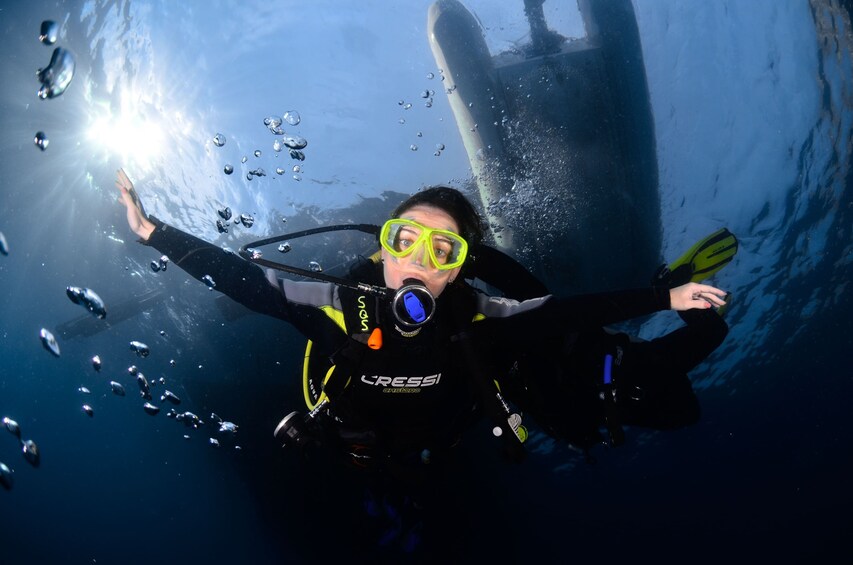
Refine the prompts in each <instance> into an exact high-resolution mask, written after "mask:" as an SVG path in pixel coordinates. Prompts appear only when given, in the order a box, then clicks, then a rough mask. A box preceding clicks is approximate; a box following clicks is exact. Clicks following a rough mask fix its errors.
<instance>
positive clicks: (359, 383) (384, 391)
mask: <svg viewBox="0 0 853 565" xmlns="http://www.w3.org/2000/svg"><path fill="white" fill-rule="evenodd" d="M152 220H153V221H154V222H155V224H156V226H157V227H156V229H155V231H154V232H153V233H152V234H151V236H150V238H149V240H148V241H147V242H146V244H147V245H150V246H152V247H154V248H156V249H157V250H158V251H160V252H161V253H164V254H166V255H168V256H169V257H170V259H171V261H172V262H173V263H174V264H175V265H177V266H179V267H180V268H182V269H183V270H185V271H186V272H187V273H189V274H190V275H191V276H193V277H195V278H197V279H200V280H201V279H202V278H203V277H205V276H209V277H211V278H212V279H213V281H214V282H215V289H216V290H217V291H220V292H223V293H225V294H226V295H228V296H229V297H231V298H233V299H234V300H236V301H238V302H240V303H242V304H244V305H245V306H247V307H249V308H251V309H252V310H255V311H256V312H259V313H262V314H267V315H270V316H274V317H277V318H280V319H282V320H286V321H287V322H289V323H291V324H293V325H294V326H295V327H296V328H297V329H298V330H299V331H300V332H301V333H302V334H303V335H305V336H306V337H307V338H309V339H310V340H312V341H313V342H314V344H315V345H316V346H317V347H318V348H320V349H321V350H322V351H324V352H327V353H331V352H335V351H338V350H340V349H341V348H342V347H344V346H345V345H346V344H348V343H351V342H352V339H351V336H352V335H353V334H355V333H357V332H359V331H361V330H362V328H354V327H352V325H353V324H350V327H346V326H347V324H346V322H345V319H346V316H344V315H343V310H345V309H351V308H355V307H357V306H356V305H357V304H359V302H358V300H359V298H361V297H355V298H353V297H349V298H347V296H346V295H347V292H346V291H345V290H344V289H341V288H340V287H338V286H336V285H334V284H331V283H327V282H315V281H305V282H302V281H300V282H296V281H292V280H288V279H281V278H277V277H276V276H275V273H274V272H273V271H264V270H263V269H261V268H259V267H258V266H256V265H254V264H252V263H250V262H248V261H245V260H243V259H242V258H240V257H239V256H238V255H236V254H234V253H231V252H228V251H225V250H223V249H220V248H219V247H216V246H215V245H212V244H210V243H207V242H205V241H203V240H201V239H198V238H196V237H194V236H191V235H189V234H186V233H184V232H182V231H180V230H178V229H176V228H174V227H171V226H168V225H166V224H163V223H161V222H159V221H157V220H156V219H154V218H152ZM372 276H373V280H365V281H360V282H367V283H374V284H382V282H381V271H380V269H379V267H377V268H376V269H374V270H373V275H372ZM669 307H670V304H669V292H668V289H666V288H658V287H649V288H646V289H637V290H627V291H620V292H611V293H606V294H593V295H585V296H578V297H572V298H567V299H557V298H553V297H551V296H544V297H540V298H532V299H530V300H525V301H522V302H518V301H516V300H509V299H506V298H492V297H489V296H486V295H484V294H482V293H478V292H475V291H474V290H473V289H472V288H471V287H469V286H468V285H467V284H460V283H456V284H452V285H449V286H448V287H447V288H446V289H445V291H444V292H443V293H442V294H441V295H440V296H439V297H438V299H437V301H436V313H435V316H434V318H433V320H431V321H430V322H429V323H428V324H426V325H425V326H424V327H423V328H422V329H421V330H420V331H419V332H416V333H415V334H414V335H410V334H404V333H402V332H400V331H399V330H398V329H397V328H396V327H395V323H394V319H393V318H392V316H391V315H390V313H389V312H388V311H387V310H386V308H387V306H386V305H384V303H380V304H379V307H378V312H377V315H376V316H374V317H373V320H372V322H371V323H373V324H377V325H379V326H380V327H381V328H382V331H383V334H384V345H383V347H382V348H381V349H380V350H379V351H373V350H368V349H367V348H366V347H365V348H364V350H363V351H362V352H361V353H360V354H359V359H358V361H357V363H356V364H355V365H356V366H354V367H351V368H350V370H351V374H350V376H351V380H350V383H349V385H348V386H347V387H346V389H344V392H343V393H342V394H341V395H340V396H339V397H337V398H335V399H334V401H333V402H332V403H331V405H332V406H337V409H336V410H337V413H336V415H337V416H339V417H340V418H341V419H342V420H343V422H341V423H342V425H343V427H344V428H346V429H353V430H356V431H357V432H363V431H364V430H370V431H371V432H373V433H375V441H376V445H377V446H378V447H380V448H381V449H383V450H384V451H386V452H388V453H410V452H421V450H422V449H424V448H428V449H430V450H441V449H445V448H446V447H448V446H449V445H452V444H453V443H454V442H456V441H457V440H458V438H459V435H460V434H461V433H462V431H464V428H465V427H466V426H467V425H468V423H470V420H471V417H472V414H473V411H474V409H475V407H476V406H477V405H478V404H482V402H481V399H482V398H483V396H484V395H483V392H482V391H483V387H484V386H485V385H483V379H481V380H480V382H479V383H473V384H472V377H471V375H472V374H480V375H482V374H484V372H486V371H491V370H493V369H497V370H500V369H505V368H506V367H505V366H501V364H500V363H501V362H502V359H503V358H504V357H505V356H508V357H509V358H511V357H513V356H515V355H516V353H515V352H518V355H519V356H521V355H523V354H524V352H526V351H528V350H530V349H531V348H532V347H534V346H535V345H536V344H538V343H542V342H544V341H547V337H548V336H554V335H565V334H566V333H567V332H577V331H581V330H585V329H594V328H598V327H600V326H602V325H605V324H609V323H615V322H617V321H621V320H626V319H631V318H635V317H638V316H641V315H645V314H650V313H652V312H655V311H659V310H665V309H669ZM366 309H367V310H371V309H372V308H371V306H370V305H369V304H368V305H367V306H366ZM472 320H476V321H472ZM543 340H544V341H543ZM480 363H482V364H483V365H484V367H480ZM472 366H474V369H472ZM498 376H499V375H498V374H497V373H491V376H490V379H491V378H497V377H498ZM485 411H486V412H487V413H488V412H489V410H488V407H487V408H486V409H485Z"/></svg>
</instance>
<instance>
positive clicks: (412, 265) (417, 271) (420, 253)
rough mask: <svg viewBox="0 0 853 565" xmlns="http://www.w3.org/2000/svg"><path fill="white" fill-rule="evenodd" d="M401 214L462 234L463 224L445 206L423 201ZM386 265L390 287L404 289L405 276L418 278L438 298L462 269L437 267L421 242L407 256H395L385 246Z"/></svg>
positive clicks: (387, 281) (386, 280)
mask: <svg viewBox="0 0 853 565" xmlns="http://www.w3.org/2000/svg"><path fill="white" fill-rule="evenodd" d="M400 217H401V218H404V219H406V220H412V221H415V222H417V223H419V224H421V225H422V226H425V227H428V228H434V229H442V230H448V231H452V232H453V233H459V226H457V225H456V221H455V220H454V219H453V217H452V216H450V214H448V213H447V212H445V211H444V210H442V209H441V208H436V207H434V206H429V205H425V204H419V205H417V206H414V207H412V208H409V209H408V210H405V211H404V212H403V213H402V214H400ZM382 265H383V267H382V268H383V273H384V275H385V285H386V286H388V287H389V288H400V287H401V286H403V281H404V280H405V279H409V278H415V279H418V280H420V281H421V282H423V283H424V284H425V285H426V287H427V289H429V291H430V292H431V293H432V295H433V296H435V297H436V298H438V295H439V294H441V293H442V291H443V290H444V289H445V287H447V285H448V283H449V282H450V281H452V280H454V279H456V277H457V275H459V270H460V269H461V267H457V268H455V269H450V270H449V271H442V270H439V269H437V268H436V267H435V265H433V264H432V261H431V260H430V258H429V253H428V252H427V249H426V247H425V246H424V245H420V246H419V247H418V248H416V249H415V250H414V252H412V253H411V254H409V255H406V256H405V257H394V256H393V255H391V254H390V253H388V251H386V250H385V249H384V248H383V249H382Z"/></svg>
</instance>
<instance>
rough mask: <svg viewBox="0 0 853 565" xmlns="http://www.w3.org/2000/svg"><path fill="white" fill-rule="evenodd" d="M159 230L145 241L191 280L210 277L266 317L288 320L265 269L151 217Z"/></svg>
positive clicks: (218, 287) (281, 297)
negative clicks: (184, 272)
mask: <svg viewBox="0 0 853 565" xmlns="http://www.w3.org/2000/svg"><path fill="white" fill-rule="evenodd" d="M150 220H151V221H152V222H154V225H155V226H156V228H155V229H154V231H153V232H152V233H151V236H150V237H149V238H148V241H142V243H143V244H144V245H149V246H151V247H153V248H154V249H156V250H157V251H159V252H160V253H163V254H164V255H166V256H168V257H169V259H170V261H171V262H172V263H173V264H175V265H177V266H178V267H180V268H181V269H183V270H184V271H186V272H187V273H188V274H189V275H190V276H192V277H194V278H196V279H198V280H202V279H203V277H205V276H210V278H211V279H213V282H214V283H215V284H216V287H215V288H216V290H218V291H220V292H222V293H224V294H226V295H227V296H229V297H230V298H232V299H234V300H236V301H237V302H240V303H241V304H243V305H244V306H246V307H248V308H251V309H252V310H254V311H256V312H260V313H262V314H269V315H272V316H276V317H278V318H285V319H287V318H288V317H289V316H288V309H287V300H286V297H285V295H284V292H283V290H282V289H281V287H280V286H278V285H276V286H274V285H273V283H272V282H271V281H269V280H267V277H266V274H265V273H264V271H263V269H261V268H260V267H258V266H257V265H254V264H252V263H250V262H249V261H246V260H244V259H243V258H241V257H240V256H239V255H237V254H235V253H231V252H229V251H225V250H224V249H221V248H219V247H217V246H215V245H213V244H211V243H208V242H206V241H204V240H202V239H199V238H197V237H195V236H192V235H190V234H188V233H185V232H183V231H181V230H179V229H177V228H175V227H173V226H170V225H168V224H165V223H163V222H161V221H160V220H158V219H157V218H155V217H153V216H151V217H150Z"/></svg>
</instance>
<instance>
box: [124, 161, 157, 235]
mask: <svg viewBox="0 0 853 565" xmlns="http://www.w3.org/2000/svg"><path fill="white" fill-rule="evenodd" d="M116 186H117V187H118V189H119V190H120V191H121V199H120V201H121V203H122V204H124V207H125V208H127V225H128V226H130V229H131V231H132V232H133V233H135V234H136V235H138V236H139V237H140V238H141V239H142V240H143V241H148V238H149V237H151V234H152V233H153V232H154V229H155V228H156V226H155V225H154V224H153V223H152V222H151V220H149V219H148V215H147V214H146V213H145V209H144V208H143V207H142V202H141V201H140V200H139V196H138V195H137V194H136V191H135V190H134V189H133V183H132V182H130V179H129V178H127V174H126V173H125V172H124V169H119V170H118V173H116Z"/></svg>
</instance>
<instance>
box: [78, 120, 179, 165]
mask: <svg viewBox="0 0 853 565" xmlns="http://www.w3.org/2000/svg"><path fill="white" fill-rule="evenodd" d="M88 138H89V141H90V142H91V143H92V144H93V145H95V146H96V147H98V148H99V149H101V150H102V151H104V152H105V153H107V154H108V155H110V156H116V157H119V158H120V159H121V161H122V162H123V163H128V164H129V163H133V164H135V165H137V166H141V167H144V168H149V167H150V166H151V165H152V164H153V161H154V159H156V157H157V156H158V155H159V154H160V151H161V149H162V147H163V143H164V141H165V140H164V135H163V132H162V130H161V128H160V126H158V125H157V124H156V123H154V122H153V121H151V120H150V119H147V118H146V117H144V116H143V115H142V113H140V112H139V111H137V110H136V109H133V108H129V105H128V104H122V110H121V111H120V112H119V113H118V114H115V113H113V112H112V111H111V110H109V109H106V110H105V111H104V113H103V114H102V115H100V116H98V117H96V118H94V120H93V121H92V123H91V125H90V126H89V130H88Z"/></svg>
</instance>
